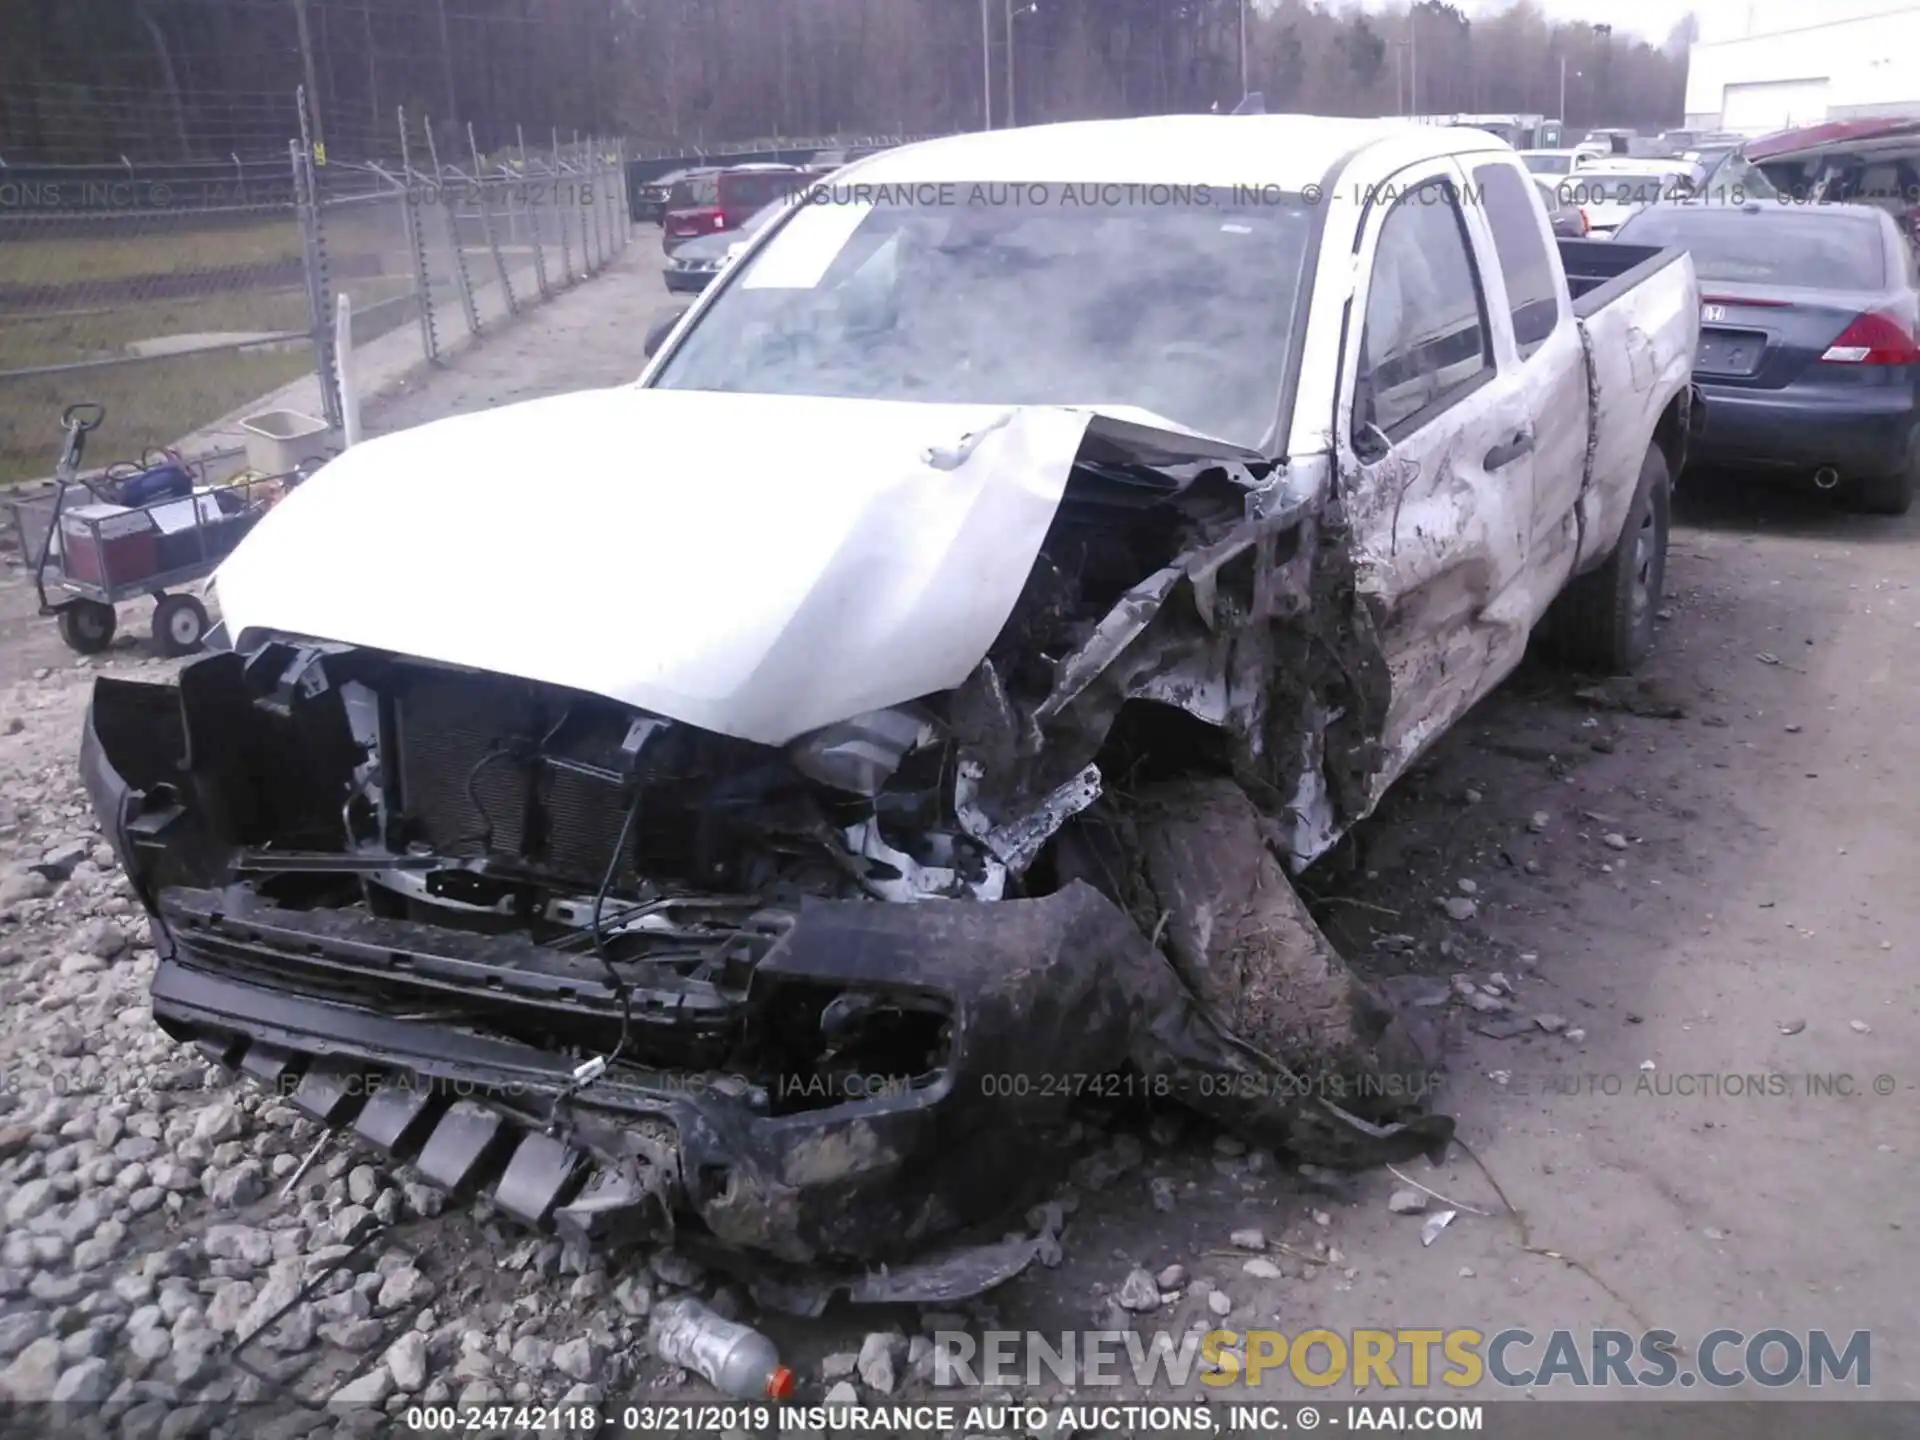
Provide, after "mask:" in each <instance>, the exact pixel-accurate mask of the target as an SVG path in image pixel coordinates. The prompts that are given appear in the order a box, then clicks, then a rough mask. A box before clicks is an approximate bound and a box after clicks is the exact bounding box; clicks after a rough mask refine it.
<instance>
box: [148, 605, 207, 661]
mask: <svg viewBox="0 0 1920 1440" xmlns="http://www.w3.org/2000/svg"><path fill="white" fill-rule="evenodd" d="M207 624H208V621H207V607H206V606H204V605H202V604H201V603H200V602H199V601H198V600H196V599H194V598H193V596H191V595H162V596H161V597H160V600H159V603H158V604H156V605H155V606H154V607H153V641H154V644H156V645H158V646H159V647H160V653H161V654H162V655H191V654H192V653H193V652H194V651H196V650H198V649H199V648H200V642H201V641H202V640H204V639H205V638H206V634H207Z"/></svg>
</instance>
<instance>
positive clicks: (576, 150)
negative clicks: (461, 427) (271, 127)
mask: <svg viewBox="0 0 1920 1440" xmlns="http://www.w3.org/2000/svg"><path fill="white" fill-rule="evenodd" d="M399 137H400V145H399V155H398V159H397V161H396V162H394V163H392V164H375V163H343V162H340V161H338V160H334V161H330V162H329V163H327V164H325V165H319V164H314V163H310V161H309V163H307V164H305V165H303V166H299V168H300V170H301V172H302V173H301V189H302V192H303V195H302V203H301V205H300V215H301V220H302V228H303V231H304V233H305V240H306V244H307V246H308V249H309V251H310V253H311V255H312V262H311V266H310V269H311V272H312V274H313V276H314V287H313V288H314V294H313V297H312V303H313V306H314V309H315V312H316V313H317V314H320V315H327V316H331V315H334V314H335V313H336V306H337V303H338V300H337V297H340V296H344V297H346V302H347V308H348V312H349V316H350V339H349V342H348V349H347V351H346V352H345V353H344V354H341V353H336V346H335V343H334V333H333V330H332V329H331V328H329V329H328V330H327V331H326V333H324V334H323V335H321V336H320V337H319V351H320V365H321V372H322V374H323V376H325V377H326V381H325V383H323V385H322V387H321V391H322V394H323V396H325V397H326V398H325V404H326V405H327V407H328V408H327V416H326V418H327V419H328V420H329V421H331V422H333V423H335V424H338V423H340V421H341V418H342V414H341V407H340V401H341V380H342V378H343V376H344V379H345V382H346V385H347V387H348V388H349V389H351V390H354V391H359V390H364V389H365V388H367V387H369V386H370V385H372V384H376V383H378V382H379V381H380V380H381V379H382V378H383V377H385V376H387V375H389V374H392V373H395V372H397V371H402V370H404V369H406V368H407V367H408V366H410V365H412V364H415V363H418V362H419V361H420V360H426V361H429V362H437V361H440V360H442V359H444V358H445V356H446V354H447V353H448V351H449V350H450V349H452V348H454V347H456V346H458V345H459V344H461V343H463V342H465V341H468V340H472V339H476V338H479V337H481V336H483V335H484V334H486V332H487V331H488V329H489V328H490V327H493V326H496V325H498V324H499V323H500V322H501V321H503V320H506V319H508V318H510V317H512V316H514V315H518V314H519V313H520V312H521V311H522V310H524V309H527V308H528V307H530V306H534V305H538V304H540V303H542V302H543V301H545V300H548V299H551V298H552V297H553V296H555V295H557V294H559V293H560V292H561V291H563V290H566V289H568V288H570V287H571V286H573V285H576V284H578V283H580V282H581V281H583V280H586V279H589V278H590V277H592V276H594V275H597V274H599V273H600V272H601V271H602V270H603V269H605V268H606V266H607V265H608V264H609V263H610V262H611V261H612V260H613V258H614V257H615V256H616V255H617V254H619V252H620V251H622V250H624V249H625V248H626V247H627V245H628V243H629V241H630V239H631V229H632V224H631V219H630V215H629V210H630V207H629V205H628V203H627V196H626V182H625V168H626V157H625V155H624V154H623V152H622V148H621V143H620V142H618V141H609V140H598V139H582V138H579V137H577V136H569V137H567V138H565V139H562V138H561V137H560V136H558V135H549V136H547V137H546V139H545V142H544V143H536V144H529V143H528V141H527V139H526V136H525V135H524V134H520V135H519V137H518V143H516V144H515V145H514V146H513V147H512V148H511V149H509V150H505V151H497V152H495V153H493V154H483V153H482V152H481V151H480V150H479V149H478V147H477V146H475V145H474V143H473V139H472V134H471V132H469V133H468V137H467V145H466V147H465V150H464V152H463V153H461V154H459V155H457V156H455V155H448V154H446V153H444V151H443V150H442V149H441V148H440V146H439V145H438V144H436V142H435V139H434V137H433V134H432V132H431V130H430V129H429V127H428V126H427V125H426V124H425V123H424V122H421V123H419V124H417V125H416V124H411V123H410V122H409V119H408V117H407V116H406V115H405V114H404V113H403V114H402V115H401V116H400V128H399ZM294 158H295V162H296V165H298V164H299V161H300V159H301V152H300V151H299V150H298V148H297V147H296V151H295V156H294ZM406 330H411V332H412V333H411V337H410V338H409V337H408V336H407V335H404V334H402V333H400V332H402V331H406Z"/></svg>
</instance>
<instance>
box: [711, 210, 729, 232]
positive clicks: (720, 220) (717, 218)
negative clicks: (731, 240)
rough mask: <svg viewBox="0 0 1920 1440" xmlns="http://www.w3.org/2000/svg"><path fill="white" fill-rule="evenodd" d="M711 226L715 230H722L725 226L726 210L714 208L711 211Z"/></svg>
mask: <svg viewBox="0 0 1920 1440" xmlns="http://www.w3.org/2000/svg"><path fill="white" fill-rule="evenodd" d="M713 228H714V229H716V230H724V229H726V228H727V212H726V211H724V210H716V211H714V212H713Z"/></svg>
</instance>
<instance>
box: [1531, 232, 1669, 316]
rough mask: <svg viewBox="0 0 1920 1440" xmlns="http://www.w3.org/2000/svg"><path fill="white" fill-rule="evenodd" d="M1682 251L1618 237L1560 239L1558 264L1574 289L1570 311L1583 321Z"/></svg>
mask: <svg viewBox="0 0 1920 1440" xmlns="http://www.w3.org/2000/svg"><path fill="white" fill-rule="evenodd" d="M1683 253H1684V252H1683V251H1680V250H1677V249H1666V250H1663V249H1661V248H1660V247H1659V246H1657V245H1629V244H1622V243H1621V242H1620V241H1618V240H1562V241H1561V242H1560V263H1561V265H1562V266H1563V267H1565V269H1566V272H1567V289H1568V290H1570V291H1572V292H1573V313H1574V314H1575V315H1576V316H1578V317H1579V318H1580V319H1582V320H1584V319H1586V318H1587V317H1588V316H1590V315H1592V314H1593V313H1594V311H1596V310H1598V309H1600V308H1601V307H1602V306H1604V305H1608V304H1611V303H1612V302H1613V301H1615V300H1617V299H1619V298H1620V297H1621V296H1622V295H1624V294H1626V293H1627V291H1629V290H1631V289H1633V288H1634V287H1635V286H1636V285H1639V284H1642V283H1643V282H1645V281H1646V280H1648V279H1650V278H1651V277H1652V276H1653V275H1655V274H1656V273H1657V272H1659V271H1660V270H1662V269H1664V268H1665V267H1666V266H1668V265H1671V264H1673V263H1674V262H1675V261H1676V260H1678V259H1680V258H1681V256H1682V254H1683Z"/></svg>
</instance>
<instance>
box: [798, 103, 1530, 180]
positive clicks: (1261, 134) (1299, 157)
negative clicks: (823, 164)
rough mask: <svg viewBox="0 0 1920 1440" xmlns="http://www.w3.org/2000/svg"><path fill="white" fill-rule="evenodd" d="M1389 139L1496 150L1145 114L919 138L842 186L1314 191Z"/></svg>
mask: <svg viewBox="0 0 1920 1440" xmlns="http://www.w3.org/2000/svg"><path fill="white" fill-rule="evenodd" d="M1386 140H1394V141H1397V142H1398V143H1397V144H1396V145H1395V147H1394V150H1395V158H1396V159H1397V160H1399V161H1400V162H1402V163H1410V162H1413V161H1417V160H1422V159H1425V158H1427V157H1428V156H1429V155H1450V154H1458V153H1460V152H1462V151H1479V150H1506V149H1507V148H1508V147H1507V145H1506V142H1505V141H1503V140H1501V139H1500V138H1499V137H1498V136H1495V135H1491V134H1488V133H1487V132H1486V131H1484V130H1472V129H1467V128H1463V127H1451V126H1431V125H1417V124H1415V123H1413V122H1412V121H1410V120H1400V119H1392V118H1388V119H1373V120H1351V119H1332V118H1327V117H1323V116H1317V115H1149V116H1141V117H1138V118H1136V119H1130V120H1076V121H1067V122H1063V123H1060V124H1056V125H1034V126H1028V127H1022V128H1018V129H1012V130H990V131H983V132H975V133H972V134H967V135H952V136H947V137H945V138H943V139H939V140H923V141H921V142H920V143H918V144H915V145H903V146H901V147H900V148H899V149H897V150H889V151H886V152H885V153H884V154H880V155H875V156H872V157H870V158H868V159H866V160H860V161H856V162H855V163H854V164H853V165H850V166H848V167H847V168H846V169H845V170H844V171H842V172H840V174H839V175H838V176H837V177H836V178H835V181H834V182H833V183H835V184H846V185H866V184H872V185H886V184H929V183H931V184H940V183H947V182H954V183H967V182H976V181H977V182H982V183H991V182H995V181H1005V182H1008V183H1019V184H1063V183H1068V182H1096V183H1099V182H1104V183H1114V184H1138V185H1279V186H1282V187H1284V188H1286V189H1290V190H1297V189H1299V188H1301V187H1303V186H1306V185H1318V184H1320V183H1321V182H1323V181H1324V180H1325V179H1326V178H1327V171H1328V170H1330V169H1331V168H1332V167H1333V165H1334V163H1335V162H1336V161H1338V160H1339V159H1340V158H1341V157H1342V156H1344V155H1347V154H1349V153H1350V152H1352V151H1355V150H1357V149H1360V148H1363V147H1365V146H1367V145H1370V144H1373V143H1377V142H1380V141H1386Z"/></svg>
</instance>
